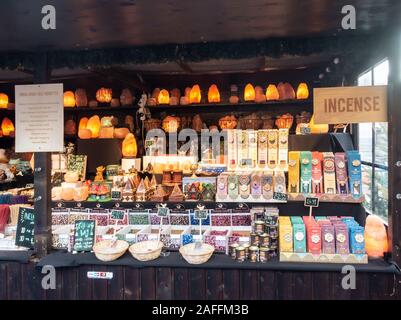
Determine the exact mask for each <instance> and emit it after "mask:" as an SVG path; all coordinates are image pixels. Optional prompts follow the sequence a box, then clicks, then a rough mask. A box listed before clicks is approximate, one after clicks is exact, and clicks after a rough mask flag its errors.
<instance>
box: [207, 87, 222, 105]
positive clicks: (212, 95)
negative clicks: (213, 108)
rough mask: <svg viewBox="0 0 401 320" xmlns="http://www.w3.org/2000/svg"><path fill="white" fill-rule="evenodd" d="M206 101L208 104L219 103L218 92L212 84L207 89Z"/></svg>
mask: <svg viewBox="0 0 401 320" xmlns="http://www.w3.org/2000/svg"><path fill="white" fill-rule="evenodd" d="M207 100H208V101H209V103H213V102H214V103H219V102H220V92H219V89H218V88H217V86H216V85H215V84H212V85H211V86H210V87H209V91H208V93H207Z"/></svg>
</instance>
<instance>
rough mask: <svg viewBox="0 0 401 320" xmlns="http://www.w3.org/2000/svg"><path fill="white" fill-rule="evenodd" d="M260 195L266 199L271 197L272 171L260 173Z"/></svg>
mask: <svg viewBox="0 0 401 320" xmlns="http://www.w3.org/2000/svg"><path fill="white" fill-rule="evenodd" d="M262 195H263V198H264V199H266V200H271V199H273V171H265V172H263V174H262Z"/></svg>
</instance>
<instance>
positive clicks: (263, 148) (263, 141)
mask: <svg viewBox="0 0 401 320" xmlns="http://www.w3.org/2000/svg"><path fill="white" fill-rule="evenodd" d="M267 161H268V157H267V130H259V131H258V167H259V168H261V169H264V168H266V166H267Z"/></svg>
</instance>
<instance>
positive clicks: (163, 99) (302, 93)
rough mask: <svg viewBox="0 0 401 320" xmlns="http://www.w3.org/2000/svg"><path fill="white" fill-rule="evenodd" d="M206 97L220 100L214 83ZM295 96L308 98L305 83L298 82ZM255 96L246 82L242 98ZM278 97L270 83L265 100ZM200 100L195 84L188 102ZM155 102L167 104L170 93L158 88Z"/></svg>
mask: <svg viewBox="0 0 401 320" xmlns="http://www.w3.org/2000/svg"><path fill="white" fill-rule="evenodd" d="M282 85H283V87H284V89H283V90H288V91H293V89H292V87H291V85H290V84H288V83H285V84H282ZM279 86H280V85H279ZM294 95H295V93H294ZM207 97H208V102H209V103H218V102H220V92H219V89H218V88H217V86H216V85H215V84H212V85H211V86H210V87H209V90H208V94H207ZM296 97H297V99H299V100H303V99H308V98H309V89H308V85H307V84H306V83H301V84H299V86H298V89H297V94H296ZM255 98H256V92H255V88H254V87H253V85H252V84H250V83H248V84H247V85H246V86H245V90H244V100H245V101H255ZM279 99H280V93H279V89H278V88H277V87H276V86H275V85H274V84H270V85H269V86H268V87H267V89H266V100H267V101H272V100H279ZM200 101H201V91H200V87H199V85H197V84H196V85H194V86H193V87H192V88H191V90H190V92H189V103H200ZM157 102H158V104H169V103H170V94H169V92H168V91H167V90H166V89H162V90H160V93H159V95H158V97H157Z"/></svg>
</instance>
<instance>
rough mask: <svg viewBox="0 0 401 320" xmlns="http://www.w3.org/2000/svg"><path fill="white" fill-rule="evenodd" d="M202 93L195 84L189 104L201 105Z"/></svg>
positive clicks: (190, 94)
mask: <svg viewBox="0 0 401 320" xmlns="http://www.w3.org/2000/svg"><path fill="white" fill-rule="evenodd" d="M201 98H202V96H201V91H200V87H199V85H198V84H195V85H194V86H193V87H192V89H191V92H190V93H189V103H200V102H201Z"/></svg>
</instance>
